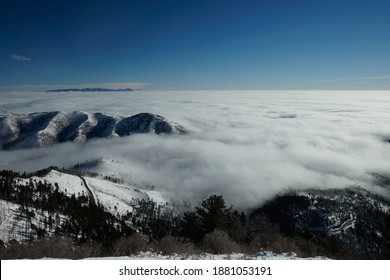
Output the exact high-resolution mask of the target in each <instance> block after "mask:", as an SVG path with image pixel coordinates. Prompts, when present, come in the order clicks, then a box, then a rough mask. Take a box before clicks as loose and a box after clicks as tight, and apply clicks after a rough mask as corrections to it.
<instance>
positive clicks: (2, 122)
mask: <svg viewBox="0 0 390 280" xmlns="http://www.w3.org/2000/svg"><path fill="white" fill-rule="evenodd" d="M136 133H155V134H183V133H185V129H184V128H183V127H182V126H181V125H179V124H177V123H174V122H170V121H168V120H166V119H165V118H163V117H161V116H159V115H154V114H150V113H140V114H137V115H134V116H116V115H108V114H104V113H87V112H82V111H74V112H71V113H65V112H58V111H55V112H41V113H32V114H25V115H19V114H13V113H10V112H6V111H4V110H1V111H0V148H1V149H4V150H13V149H23V148H33V147H47V146H51V145H53V144H55V143H62V142H68V141H74V142H84V141H86V140H89V139H92V138H107V137H123V136H129V135H132V134H136Z"/></svg>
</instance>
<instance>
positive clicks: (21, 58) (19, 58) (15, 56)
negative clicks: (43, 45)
mask: <svg viewBox="0 0 390 280" xmlns="http://www.w3.org/2000/svg"><path fill="white" fill-rule="evenodd" d="M10 57H11V59H13V60H17V61H31V58H29V57H27V56H24V55H18V54H11V55H10Z"/></svg>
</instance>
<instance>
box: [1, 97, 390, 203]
mask: <svg viewBox="0 0 390 280" xmlns="http://www.w3.org/2000/svg"><path fill="white" fill-rule="evenodd" d="M0 95H1V98H0V108H1V109H4V110H8V111H12V112H15V113H18V112H20V113H27V112H36V111H48V110H62V111H73V110H84V111H90V112H97V111H103V112H107V113H112V114H127V115H133V114H136V113H140V112H150V113H156V114H160V115H162V116H164V117H166V118H168V119H169V120H172V121H176V122H179V123H181V124H182V125H184V126H185V127H186V128H188V129H189V130H190V131H191V133H190V134H189V135H187V136H175V137H161V136H156V135H138V136H132V137H128V138H121V139H111V140H98V141H93V142H90V143H87V144H82V145H79V144H73V143H66V144H62V145H58V146H55V147H52V148H46V149H33V150H20V151H12V152H11V151H2V152H0V169H16V170H35V169H39V168H45V167H48V166H50V165H57V166H71V165H73V164H75V163H77V162H83V161H85V160H87V159H94V158H100V157H104V158H112V159H116V160H118V161H120V162H122V163H123V166H122V167H121V168H118V169H117V170H116V172H117V173H118V174H120V175H121V176H123V177H125V178H128V179H129V180H132V181H136V182H148V183H151V184H154V185H157V186H160V187H162V188H166V189H167V190H168V191H169V192H170V193H171V194H174V195H175V196H178V197H182V198H194V199H195V200H196V199H203V198H204V197H206V196H207V195H210V194H213V193H217V194H223V195H224V196H225V197H226V199H227V200H228V202H229V203H233V204H234V205H238V206H253V205H256V204H258V203H260V202H263V201H264V200H266V199H269V198H270V197H271V196H273V195H275V194H277V193H280V192H281V191H286V190H289V189H293V188H311V187H314V188H328V187H330V188H337V187H347V186H351V185H356V184H358V185H362V186H365V187H370V186H372V185H373V184H372V177H371V175H370V174H371V173H381V174H387V175H390V144H389V143H386V142H385V141H384V139H390V126H389V124H390V110H389V106H390V92H389V91H375V92H373V91H371V92H368V91H367V92H355V91H345V92H342V91H338V92H336V91H332V92H327V91H318V92H314V91H304V92H294V91H269V92H258V91H241V92H240V91H228V92H226V91H214V92H213V91H171V92H169V91H150V92H146V91H145V92H144V91H142V92H131V93H126V94H119V93H88V94H85V93H66V94H62V93H31V92H5V93H1V94H0ZM377 190H379V189H377Z"/></svg>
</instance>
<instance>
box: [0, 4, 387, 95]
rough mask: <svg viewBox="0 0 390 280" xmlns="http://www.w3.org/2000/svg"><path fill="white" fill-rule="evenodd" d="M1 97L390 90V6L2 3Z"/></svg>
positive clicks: (0, 27) (0, 42)
mask: <svg viewBox="0 0 390 280" xmlns="http://www.w3.org/2000/svg"><path fill="white" fill-rule="evenodd" d="M0 35H1V37H0V88H6V87H13V86H22V85H47V84H48V85H53V87H54V86H55V85H76V84H107V83H125V82H126V83H132V82H135V83H145V84H147V85H145V88H150V89H390V1H389V0H365V1H362V0H257V1H249V0H237V1H230V0H223V1H222V0H221V1H217V0H208V1H202V0H164V1H162V0H158V1H153V0H150V1H148V0H139V1H132V0H127V1H125V0H115V1H113V0H108V1H99V0H93V1H88V0H86V1H83V0H78V1H73V0H67V1H61V0H59V1H40V0H34V1H31V0H3V1H1V5H0Z"/></svg>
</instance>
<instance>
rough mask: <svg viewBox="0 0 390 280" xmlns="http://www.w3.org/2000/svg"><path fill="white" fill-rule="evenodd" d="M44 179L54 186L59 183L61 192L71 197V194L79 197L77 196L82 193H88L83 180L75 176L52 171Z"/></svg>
mask: <svg viewBox="0 0 390 280" xmlns="http://www.w3.org/2000/svg"><path fill="white" fill-rule="evenodd" d="M42 179H44V180H46V181H47V182H48V183H51V184H52V185H53V186H54V184H55V183H57V184H58V186H59V188H60V190H61V191H62V192H63V193H67V194H69V195H71V194H76V195H77V194H81V193H82V192H84V193H88V189H86V187H85V186H84V184H83V182H82V180H81V178H80V177H78V176H75V175H70V174H66V173H62V172H59V171H56V170H51V171H50V172H49V173H48V174H47V175H46V176H44V177H43V178H42ZM65 190H66V191H65Z"/></svg>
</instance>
